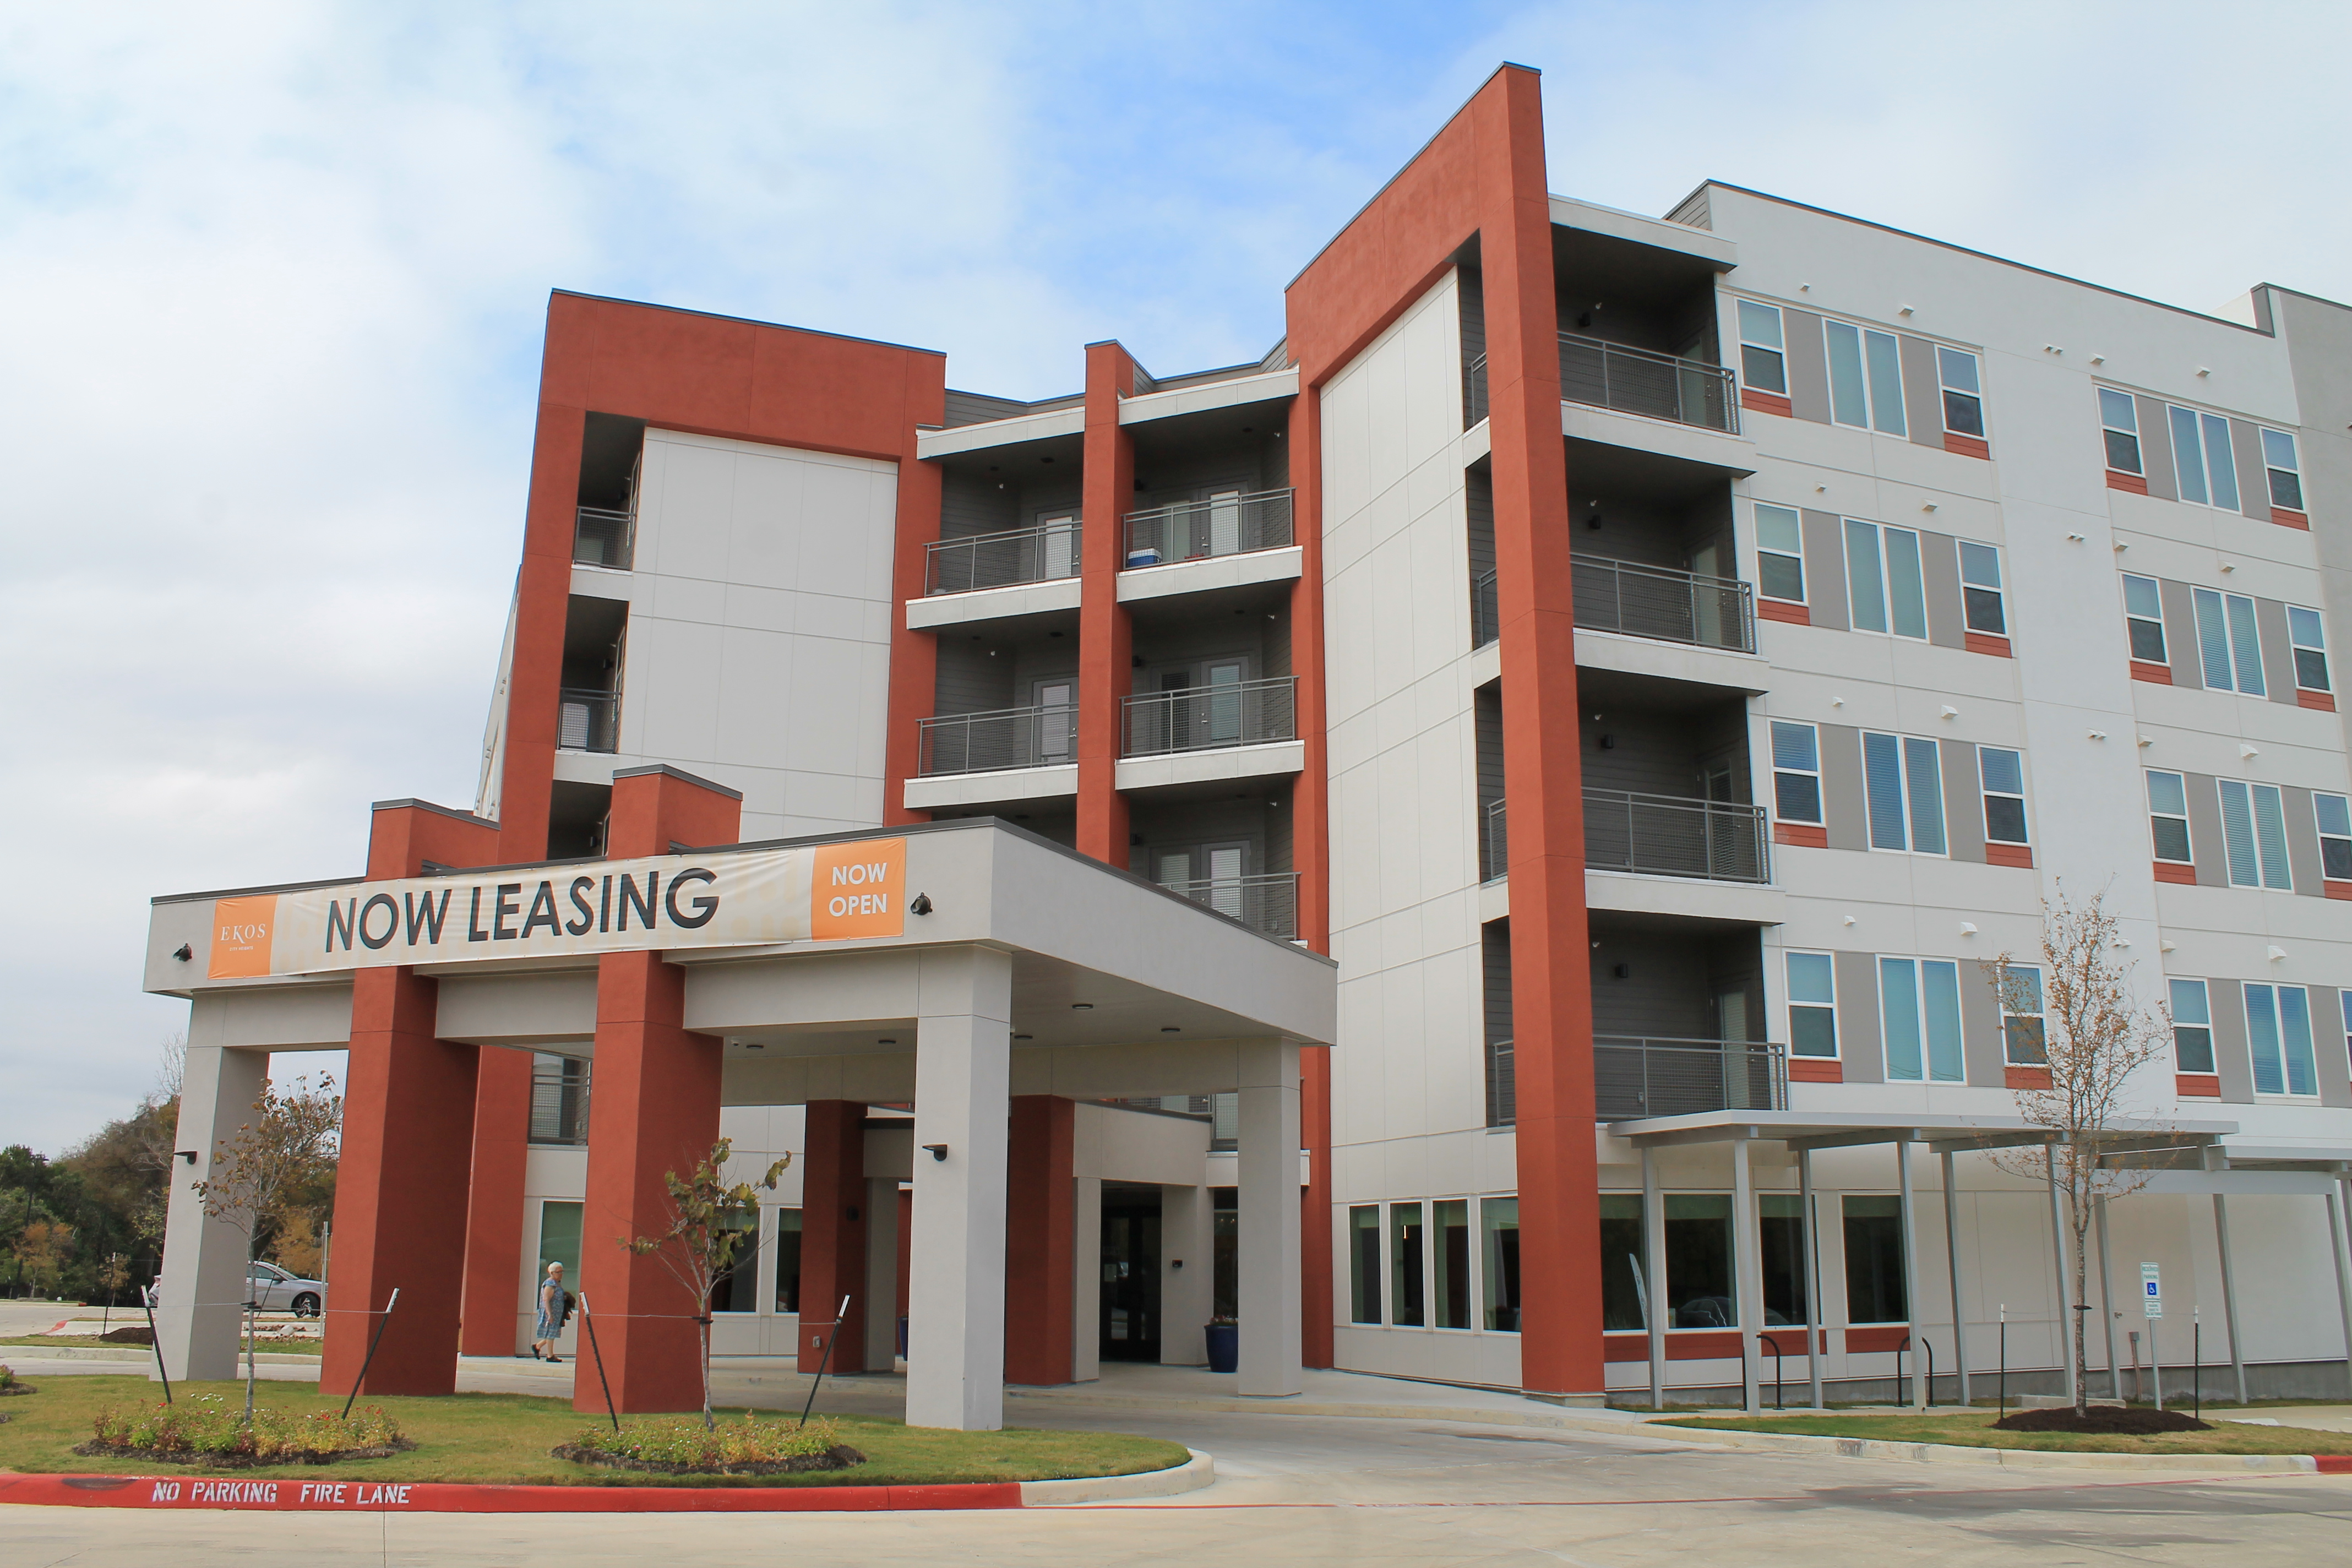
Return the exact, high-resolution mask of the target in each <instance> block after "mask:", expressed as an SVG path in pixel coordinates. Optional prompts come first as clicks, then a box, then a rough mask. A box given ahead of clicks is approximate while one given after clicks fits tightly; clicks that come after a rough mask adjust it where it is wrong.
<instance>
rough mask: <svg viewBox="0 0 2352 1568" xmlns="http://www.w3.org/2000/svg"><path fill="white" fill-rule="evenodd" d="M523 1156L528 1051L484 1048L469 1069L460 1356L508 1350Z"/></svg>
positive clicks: (518, 1260) (516, 1296) (516, 1285)
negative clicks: (470, 1135) (469, 1160)
mask: <svg viewBox="0 0 2352 1568" xmlns="http://www.w3.org/2000/svg"><path fill="white" fill-rule="evenodd" d="M529 1163H530V1052H529V1051H517V1050H506V1049H501V1048H497V1047H486V1048H484V1049H483V1051H482V1053H481V1058H480V1062H479V1065H478V1067H477V1068H476V1070H475V1074H474V1159H473V1173H474V1176H473V1190H472V1193H471V1194H470V1196H469V1197H468V1199H467V1211H466V1288H465V1304H464V1309H463V1320H464V1327H463V1329H462V1331H461V1332H460V1335H459V1348H460V1349H462V1350H463V1351H464V1352H465V1353H466V1354H467V1355H512V1354H513V1353H514V1352H515V1329H516V1313H517V1310H518V1307H519V1303H520V1301H521V1300H522V1291H521V1275H522V1217H523V1216H522V1194H523V1174H524V1169H525V1167H526V1166H527V1165H528V1164H529Z"/></svg>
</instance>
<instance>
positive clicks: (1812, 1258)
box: [1797, 1149, 1822, 1410]
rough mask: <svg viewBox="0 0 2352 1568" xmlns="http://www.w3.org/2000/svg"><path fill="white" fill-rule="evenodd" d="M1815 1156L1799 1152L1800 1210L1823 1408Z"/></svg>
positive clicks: (1810, 1342)
mask: <svg viewBox="0 0 2352 1568" xmlns="http://www.w3.org/2000/svg"><path fill="white" fill-rule="evenodd" d="M1814 1202H1815V1200H1814V1197H1813V1152H1812V1151H1811V1149H1800V1150H1799V1151H1797V1207H1798V1212H1799V1215H1801V1221H1800V1223H1801V1224H1802V1225H1803V1226H1804V1237H1805V1369H1806V1374H1807V1375H1806V1383H1807V1384H1808V1387H1807V1393H1808V1394H1809V1395H1810V1397H1811V1405H1812V1408H1813V1409H1815V1410H1819V1409H1821V1408H1822V1238H1821V1234H1820V1221H1821V1216H1820V1215H1818V1214H1816V1213H1815V1212H1814V1207H1813V1205H1814Z"/></svg>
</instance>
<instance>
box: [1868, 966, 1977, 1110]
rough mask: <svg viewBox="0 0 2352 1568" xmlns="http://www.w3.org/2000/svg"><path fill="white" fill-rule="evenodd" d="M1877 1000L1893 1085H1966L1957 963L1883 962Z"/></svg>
mask: <svg viewBox="0 0 2352 1568" xmlns="http://www.w3.org/2000/svg"><path fill="white" fill-rule="evenodd" d="M1878 999H1879V1009H1880V1011H1879V1016H1880V1019H1881V1021H1882V1023H1881V1026H1882V1027H1883V1028H1884V1029H1885V1036H1886V1076H1887V1078H1888V1079H1890V1080H1894V1081H1897V1082H1905V1083H1922V1082H1934V1083H1960V1082H1963V1081H1965V1080H1966V1079H1967V1077H1968V1074H1967V1071H1966V1068H1965V1065H1964V1063H1963V1061H1962V1058H1961V1051H1960V966H1959V965H1958V963H1953V962H1951V961H1950V960H1948V959H1940V958H1881V959H1880V960H1879V961H1878Z"/></svg>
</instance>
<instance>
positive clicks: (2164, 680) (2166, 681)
mask: <svg viewBox="0 0 2352 1568" xmlns="http://www.w3.org/2000/svg"><path fill="white" fill-rule="evenodd" d="M2131 678H2132V679H2134V680H2145V681H2147V683H2148V684H2149V685H2151V686H2169V685H2171V684H2172V667H2171V666H2170V665H2168V664H2150V663H2149V662H2148V661H2147V660H2146V659H2144V658H2136V659H2134V660H2132V661H2131Z"/></svg>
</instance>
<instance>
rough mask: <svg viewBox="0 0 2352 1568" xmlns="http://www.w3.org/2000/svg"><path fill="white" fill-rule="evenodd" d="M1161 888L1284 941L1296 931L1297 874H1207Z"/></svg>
mask: <svg viewBox="0 0 2352 1568" xmlns="http://www.w3.org/2000/svg"><path fill="white" fill-rule="evenodd" d="M1160 886H1161V887H1163V888H1165V889H1168V890H1169V891H1170V892H1171V893H1174V894H1177V895H1178V896H1179V897H1181V898H1187V899H1190V900H1192V901H1193V902H1194V903H1196V904H1206V905H1207V906H1208V907H1209V908H1211V909H1213V910H1216V911H1217V912H1218V913H1219V914H1221V915H1231V916H1232V917H1233V918H1234V919H1235V920H1237V921H1241V922H1242V924H1244V925H1245V926H1247V927H1249V928H1250V930H1252V931H1260V932H1263V933H1264V934H1265V935H1267V936H1278V937H1280V938H1282V939H1283V940H1284V941H1285V942H1288V941H1289V940H1290V939H1291V938H1293V937H1295V936H1297V934H1298V873H1297V872H1296V871H1271V872H1266V873H1265V874H1263V875H1260V876H1255V877H1207V878H1203V879H1200V880H1198V881H1192V882H1162V883H1160Z"/></svg>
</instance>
